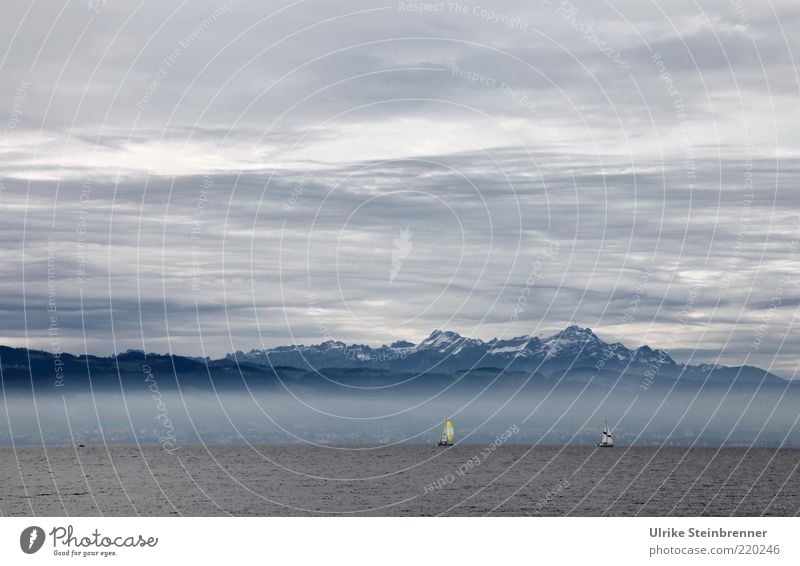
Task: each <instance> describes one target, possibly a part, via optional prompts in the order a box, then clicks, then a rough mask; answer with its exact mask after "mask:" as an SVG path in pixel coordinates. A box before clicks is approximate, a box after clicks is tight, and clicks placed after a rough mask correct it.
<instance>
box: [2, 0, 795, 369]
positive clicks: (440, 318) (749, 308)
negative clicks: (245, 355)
mask: <svg viewBox="0 0 800 566" xmlns="http://www.w3.org/2000/svg"><path fill="white" fill-rule="evenodd" d="M488 6H491V8H489V7H488ZM423 7H424V8H425V9H426V10H425V11H421V8H423ZM799 29H800V6H798V4H797V2H794V1H792V0H786V1H780V2H776V1H771V2H770V1H762V0H758V1H756V0H741V2H739V1H704V2H702V3H700V5H698V3H696V2H694V1H691V2H689V1H687V2H683V1H673V0H670V1H669V2H667V1H659V2H653V1H641V0H631V1H614V2H597V1H591V2H579V1H575V2H572V3H570V2H559V1H557V0H552V1H545V0H541V1H536V0H525V1H520V2H512V1H509V2H492V3H489V2H486V3H483V4H480V3H467V2H464V3H460V2H443V3H432V4H426V5H420V4H415V3H411V2H399V3H398V2H395V3H389V2H328V1H321V0H320V1H309V2H302V1H299V2H294V3H286V2H254V1H249V0H242V1H235V0H230V1H228V2H222V1H209V2H191V3H189V2H183V3H179V2H163V1H161V2H142V3H140V4H137V3H135V2H117V1H113V0H109V1H107V2H106V1H104V0H90V1H89V2H87V1H81V2H71V3H67V4H65V5H62V4H61V3H51V2H33V3H28V2H16V1H5V2H2V3H0V76H2V80H0V101H1V102H0V108H2V111H3V116H2V120H1V121H0V124H2V127H3V132H2V134H0V174H1V175H2V185H0V210H2V224H0V258H1V259H2V266H3V269H2V271H0V309H2V320H3V326H2V330H1V331H0V333H1V336H0V338H1V339H0V342H1V343H4V344H9V345H26V346H30V347H38V348H44V349H48V350H54V349H63V350H66V351H72V352H83V351H88V352H90V353H99V354H108V353H112V352H114V351H119V350H125V349H127V348H144V349H146V350H147V351H160V352H163V351H173V352H175V353H180V354H191V355H210V356H215V357H216V356H221V355H224V354H225V353H226V352H230V351H232V350H236V349H241V350H249V349H251V348H260V347H262V346H274V345H279V344H290V343H306V344H308V343H314V342H320V341H323V340H326V339H337V340H343V341H346V342H359V343H369V344H373V345H379V344H381V343H388V342H391V341H393V340H396V339H408V340H411V341H413V342H418V341H419V340H421V339H422V338H423V337H424V336H426V335H427V334H429V333H430V332H431V331H432V330H434V329H437V328H441V329H450V330H455V331H458V332H460V333H462V334H464V335H469V336H472V337H475V338H482V339H488V338H492V337H494V336H505V337H510V336H517V335H522V334H534V335H538V334H540V333H544V334H548V333H551V332H553V331H556V330H558V329H560V328H563V327H564V326H566V325H569V324H579V325H581V326H588V327H591V328H593V329H595V331H596V332H597V333H598V334H599V335H600V336H601V337H602V338H606V339H608V340H619V341H622V342H624V343H626V344H627V345H629V346H638V345H639V344H641V343H648V344H650V345H652V346H654V347H662V348H668V349H669V350H670V352H671V353H672V354H673V357H675V358H676V359H677V360H679V361H691V362H692V363H699V362H709V363H713V362H719V363H724V364H727V365H739V364H743V363H748V364H752V365H759V366H761V367H768V368H771V369H772V370H773V371H775V372H777V373H779V374H781V375H785V376H791V375H793V373H794V372H795V371H796V368H797V366H798V359H800V358H799V357H798V356H800V341H798V340H797V326H796V324H795V316H796V313H797V309H798V306H799V305H800V288H799V287H798V285H800V281H798V273H800V272H799V271H798V265H800V264H799V263H798V262H799V261H800V255H798V254H800V250H798V249H797V247H798V244H797V241H798V237H799V236H800V200H799V199H798V184H799V182H800V160H798V157H799V156H800V136H799V135H798V132H800V112H798V111H797V101H798V88H799V87H800V80H799V79H798V72H797V68H796V61H795V54H796V53H797V52H798V48H799V47H800V43H799V42H800V31H798V30H799ZM48 269H49V272H48ZM48 275H49V276H50V277H49V278H48Z"/></svg>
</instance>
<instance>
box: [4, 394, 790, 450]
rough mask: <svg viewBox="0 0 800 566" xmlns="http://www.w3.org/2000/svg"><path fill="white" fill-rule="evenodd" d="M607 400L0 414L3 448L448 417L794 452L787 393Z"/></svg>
mask: <svg viewBox="0 0 800 566" xmlns="http://www.w3.org/2000/svg"><path fill="white" fill-rule="evenodd" d="M608 393H609V391H608V390H603V389H598V388H594V387H588V388H587V389H586V390H584V391H581V390H580V389H577V388H576V389H574V390H569V391H566V392H563V391H557V392H553V391H548V390H546V389H537V388H532V387H529V388H527V389H523V390H522V391H520V392H519V393H516V394H513V395H512V394H509V393H508V392H507V391H497V392H495V391H492V390H491V389H489V390H488V391H487V392H484V393H480V392H479V391H472V390H470V391H468V392H459V391H456V392H453V391H449V392H448V393H447V394H439V395H433V396H431V395H429V394H428V392H427V391H425V390H423V391H421V392H419V393H416V394H412V393H397V392H394V393H392V392H388V393H387V392H386V391H382V390H372V391H358V390H350V391H346V392H340V393H338V394H335V395H332V394H330V393H325V392H317V391H303V390H297V389H295V390H292V391H291V392H288V391H274V390H273V391H259V390H255V391H253V392H252V393H248V392H242V391H231V390H222V391H217V392H206V391H191V390H190V391H187V392H183V391H180V390H177V389H165V390H161V391H159V393H158V395H156V396H154V395H153V394H149V393H133V394H131V393H125V394H124V395H122V394H115V393H111V392H107V391H101V392H98V393H95V394H94V395H91V396H90V395H78V394H72V395H70V394H67V395H63V396H62V395H57V394H49V395H37V396H36V397H33V396H31V395H26V394H23V393H19V392H17V393H12V394H10V395H7V396H6V398H5V402H4V403H3V404H0V443H2V444H11V443H12V442H13V443H15V444H42V443H44V444H62V443H64V444H72V443H86V444H99V443H111V444H115V443H140V444H165V443H167V444H168V445H169V446H175V445H182V444H196V443H231V442H232V443H312V444H364V445H370V446H378V445H385V444H395V443H404V442H409V443H422V444H432V443H435V442H436V440H437V439H438V436H439V434H440V430H441V423H442V421H443V420H444V419H445V418H448V417H449V418H452V419H453V420H454V422H455V424H456V439H457V442H459V443H477V444H480V443H487V442H492V441H493V440H494V439H495V438H496V437H497V436H498V435H501V434H502V433H503V432H504V431H506V430H507V429H508V428H509V427H510V426H516V427H518V429H519V432H517V433H515V434H514V435H513V436H512V437H511V438H510V439H509V440H508V442H512V443H525V444H568V443H576V444H594V443H595V442H597V441H598V440H599V437H600V432H601V430H602V426H603V421H604V420H608V421H609V424H610V426H611V428H612V429H613V431H614V436H615V441H616V443H617V444H618V445H626V444H655V445H662V444H663V445H674V444H679V445H687V446H688V445H694V444H698V445H718V444H728V445H747V446H749V445H756V446H758V445H763V446H800V429H799V427H797V426H796V419H797V410H796V407H797V403H798V395H797V393H796V392H795V390H794V389H790V390H789V392H788V393H786V392H785V391H781V390H779V389H776V388H772V389H769V390H765V391H761V392H756V390H755V389H753V390H751V391H744V392H741V391H737V392H732V393H727V392H726V390H725V389H724V388H710V389H709V390H708V391H699V392H697V391H688V392H687V391H677V392H676V391H673V392H669V391H668V390H664V389H657V390H650V391H642V392H641V393H640V392H636V391H620V392H614V394H612V395H609V394H608Z"/></svg>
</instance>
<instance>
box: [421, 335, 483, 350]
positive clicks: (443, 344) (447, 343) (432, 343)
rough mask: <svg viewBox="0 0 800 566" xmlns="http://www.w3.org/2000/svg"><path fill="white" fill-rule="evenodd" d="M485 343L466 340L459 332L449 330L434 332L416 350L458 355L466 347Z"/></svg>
mask: <svg viewBox="0 0 800 566" xmlns="http://www.w3.org/2000/svg"><path fill="white" fill-rule="evenodd" d="M481 344H483V342H481V341H480V340H473V339H471V338H464V337H463V336H461V335H460V334H459V333H457V332H450V331H449V330H445V331H442V330H434V331H433V332H431V335H430V336H428V337H427V338H425V340H423V341H422V342H420V343H419V345H418V346H417V347H416V350H417V351H418V352H419V351H422V350H434V351H436V352H450V353H456V352H457V351H460V350H461V349H462V348H463V347H464V346H477V345H481Z"/></svg>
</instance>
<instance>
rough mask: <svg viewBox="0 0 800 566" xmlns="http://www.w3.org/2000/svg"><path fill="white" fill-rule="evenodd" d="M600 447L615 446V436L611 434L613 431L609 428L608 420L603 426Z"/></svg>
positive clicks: (598, 444) (598, 445)
mask: <svg viewBox="0 0 800 566" xmlns="http://www.w3.org/2000/svg"><path fill="white" fill-rule="evenodd" d="M597 447H598V448H614V437H613V436H611V431H610V430H608V421H606V422H605V426H604V427H603V440H601V441H600V442H598V443H597Z"/></svg>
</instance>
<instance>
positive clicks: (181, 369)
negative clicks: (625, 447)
mask: <svg viewBox="0 0 800 566" xmlns="http://www.w3.org/2000/svg"><path fill="white" fill-rule="evenodd" d="M144 367H147V368H148V370H147V371H149V372H151V373H150V374H149V375H157V376H158V379H159V387H161V388H178V387H180V388H188V389H194V390H197V389H201V390H211V389H230V388H235V389H249V388H256V389H265V388H271V387H285V386H287V385H289V386H291V385H292V384H294V385H296V386H298V387H302V388H312V389H313V388H316V389H319V388H323V389H331V388H333V389H335V388H336V387H337V386H341V385H344V386H356V387H384V386H389V385H394V384H398V383H404V384H406V386H405V387H406V389H413V388H417V389H431V388H433V389H436V388H437V387H439V386H446V385H447V384H449V383H451V382H452V381H453V380H454V379H455V380H458V381H459V382H462V381H463V382H464V383H463V384H462V385H465V384H467V383H473V384H481V383H483V382H486V381H487V380H493V383H495V387H502V386H504V385H505V386H508V387H513V386H516V385H517V384H520V383H523V382H524V383H526V384H529V383H531V382H532V384H533V385H539V386H545V387H548V388H550V387H556V386H561V387H567V386H569V385H570V384H572V385H574V384H579V385H583V384H588V383H591V384H593V385H600V384H605V385H606V386H607V387H610V386H614V387H619V388H623V387H627V388H629V389H633V388H642V389H648V388H650V387H659V386H667V387H672V386H673V385H675V384H676V383H680V384H681V385H686V386H692V387H709V386H712V385H723V386H732V385H740V386H741V385H745V384H746V385H748V386H749V387H750V388H752V387H760V386H762V385H774V386H779V387H784V386H786V385H788V384H791V385H792V386H794V385H795V384H794V383H793V382H789V381H787V380H784V379H783V378H781V377H778V376H776V375H774V374H772V373H770V372H768V371H766V370H763V369H759V368H756V367H752V366H740V367H727V366H721V365H708V364H698V365H690V364H682V363H678V362H676V361H675V360H673V359H672V358H671V357H670V356H669V355H668V354H667V353H666V352H665V351H663V350H657V349H652V348H650V347H649V346H641V347H639V348H635V349H630V348H627V347H626V346H624V345H623V344H620V343H616V342H614V343H607V342H604V341H603V340H601V339H600V338H599V337H598V336H597V335H596V334H595V333H594V332H592V330H590V329H588V328H581V327H579V326H570V327H568V328H565V329H564V330H562V331H560V332H557V333H555V334H553V335H552V336H549V337H544V338H539V337H533V336H519V337H515V338H509V339H497V338H495V339H492V340H489V341H482V340H478V339H473V338H466V337H464V336H461V335H459V334H457V333H455V332H449V331H441V330H435V331H434V332H432V333H431V334H430V335H429V336H428V337H427V338H425V339H424V340H423V341H421V342H420V343H419V344H413V343H411V342H407V341H396V342H393V343H392V344H390V345H384V346H380V347H371V346H368V345H361V344H350V345H348V344H345V343H343V342H338V341H326V342H323V343H321V344H315V345H308V346H305V345H294V346H280V347H277V348H272V349H267V350H251V351H250V352H247V353H244V352H236V353H233V354H229V355H227V356H226V357H224V358H222V359H217V360H212V359H208V358H196V357H188V356H177V355H169V354H155V353H147V354H145V353H144V352H142V351H139V350H129V351H127V352H124V353H120V354H117V355H115V356H108V357H103V356H92V355H73V354H69V353H59V354H53V353H50V352H45V351H41V350H28V349H25V348H9V347H0V369H1V370H2V372H1V373H0V381H2V385H3V388H4V390H6V391H14V390H20V389H29V390H30V389H31V387H33V389H34V390H36V391H37V392H38V393H46V392H48V391H50V392H81V391H88V390H108V389H119V388H122V389H124V390H131V389H134V390H137V389H138V390H141V389H142V388H143V385H142V383H143V375H144V374H143V371H144V370H143V368H144ZM465 378H467V379H465ZM692 384H693V385H692Z"/></svg>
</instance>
